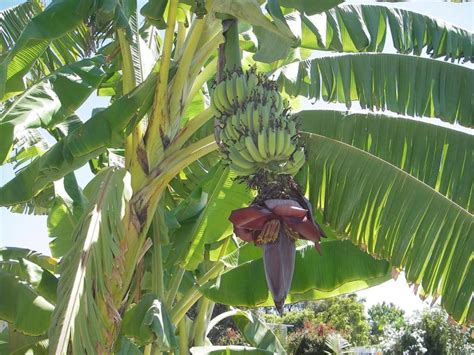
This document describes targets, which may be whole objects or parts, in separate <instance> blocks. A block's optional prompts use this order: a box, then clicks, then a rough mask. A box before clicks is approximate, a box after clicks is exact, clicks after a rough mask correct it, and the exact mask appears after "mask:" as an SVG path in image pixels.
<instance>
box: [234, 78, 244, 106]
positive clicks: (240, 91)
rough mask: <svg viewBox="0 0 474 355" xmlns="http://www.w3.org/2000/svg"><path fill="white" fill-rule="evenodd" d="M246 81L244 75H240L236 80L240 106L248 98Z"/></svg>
mask: <svg viewBox="0 0 474 355" xmlns="http://www.w3.org/2000/svg"><path fill="white" fill-rule="evenodd" d="M244 83H245V81H244V76H243V75H239V76H237V78H236V79H235V89H236V90H235V91H236V93H237V98H236V100H237V102H238V103H239V105H240V104H241V103H242V102H244V101H245V99H246V98H247V95H246V94H245V86H244V85H245V84H244Z"/></svg>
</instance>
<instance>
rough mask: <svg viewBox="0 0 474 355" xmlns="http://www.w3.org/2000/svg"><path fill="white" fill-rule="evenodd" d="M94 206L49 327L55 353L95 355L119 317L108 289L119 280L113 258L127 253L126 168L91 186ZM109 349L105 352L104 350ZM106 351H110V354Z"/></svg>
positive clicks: (69, 259)
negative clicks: (115, 317)
mask: <svg viewBox="0 0 474 355" xmlns="http://www.w3.org/2000/svg"><path fill="white" fill-rule="evenodd" d="M84 194H85V196H86V197H87V199H88V201H89V203H88V206H87V209H86V210H85V212H84V214H83V217H82V219H81V221H80V223H79V224H78V225H77V227H76V229H75V230H74V231H73V235H74V241H75V243H74V247H73V248H71V250H70V251H69V253H68V254H67V255H66V256H65V257H64V258H63V263H62V267H61V270H60V273H61V278H60V281H59V285H58V295H61V297H59V298H58V302H57V305H56V308H55V310H54V313H53V317H52V319H51V324H50V326H49V340H50V347H51V351H52V352H55V353H58V354H59V353H60V354H63V353H66V352H67V351H68V350H67V349H68V348H70V349H71V351H72V352H73V353H84V352H85V353H95V352H96V351H97V349H98V347H102V348H105V346H106V343H107V340H106V336H107V331H108V329H109V327H110V326H111V322H113V321H114V317H113V316H111V313H109V312H114V313H113V314H117V313H116V312H117V310H116V309H114V308H111V307H114V305H113V303H112V299H113V298H112V295H111V293H110V292H111V291H110V287H109V285H110V284H111V282H112V281H111V280H112V279H113V278H117V277H120V276H119V275H120V273H121V272H122V271H121V270H120V266H119V265H117V264H116V263H115V262H114V258H116V257H120V256H119V254H120V255H123V254H124V253H125V252H124V250H123V249H122V248H123V246H124V244H123V240H124V238H125V234H126V231H125V227H124V226H123V224H122V220H123V218H124V215H125V205H126V203H127V202H128V201H129V199H130V198H131V195H132V191H131V186H130V175H129V174H128V173H127V172H126V171H125V169H118V168H108V169H104V170H102V171H101V172H99V173H98V174H97V175H96V176H95V177H94V179H93V180H92V181H91V182H90V183H89V184H88V185H87V186H86V188H85V190H84ZM105 349H106V348H105ZM105 352H107V351H105Z"/></svg>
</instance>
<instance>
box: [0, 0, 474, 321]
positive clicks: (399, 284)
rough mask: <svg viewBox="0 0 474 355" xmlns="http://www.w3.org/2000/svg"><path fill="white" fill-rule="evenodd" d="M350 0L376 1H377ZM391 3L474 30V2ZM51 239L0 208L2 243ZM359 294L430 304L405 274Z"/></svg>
mask: <svg viewBox="0 0 474 355" xmlns="http://www.w3.org/2000/svg"><path fill="white" fill-rule="evenodd" d="M347 2H349V3H374V2H373V1H347ZM18 3H21V1H18V0H0V9H3V8H7V7H10V6H13V5H15V4H18ZM387 5H388V6H393V7H399V8H404V9H409V10H412V11H416V12H420V13H423V14H426V15H429V16H433V17H436V18H439V19H442V20H444V21H446V22H449V23H453V24H456V25H457V26H459V27H462V28H465V29H467V30H470V31H471V32H472V31H473V26H474V5H473V4H472V3H464V4H453V3H444V2H438V1H423V0H418V1H415V2H405V3H396V4H393V3H390V4H387ZM308 105H309V104H308V103H305V104H304V106H305V107H307V106H308ZM104 106H107V100H106V99H104V98H98V97H93V98H91V99H89V100H88V101H87V102H86V103H85V104H84V105H83V106H82V107H81V108H80V109H79V110H78V112H77V113H78V115H79V116H80V117H81V118H82V119H83V120H85V119H87V118H89V117H90V113H91V110H92V108H94V107H104ZM313 107H314V106H313ZM316 107H318V105H317V106H316ZM320 107H321V106H320ZM91 176H92V175H91V174H90V172H88V170H87V169H81V170H80V171H79V173H78V179H79V182H80V184H81V185H83V186H84V185H85V184H86V183H87V181H88V180H89V179H90V177H91ZM12 177H13V171H12V168H11V166H8V165H7V166H2V167H0V185H3V184H4V183H6V182H7V181H9V180H10V179H11V178H12ZM48 242H49V238H48V232H47V228H46V217H44V216H25V215H19V214H12V213H9V212H8V211H7V210H6V209H5V208H0V246H18V247H24V248H30V249H34V250H37V251H40V252H42V253H45V254H49V248H48ZM359 295H360V296H361V297H364V298H366V300H367V305H368V306H370V305H372V304H375V303H378V302H382V301H386V302H393V303H395V304H397V305H398V306H399V307H401V308H403V309H405V310H406V311H407V312H409V313H410V312H412V311H413V310H416V309H420V308H422V307H424V306H426V303H423V302H421V301H420V300H419V298H418V297H416V296H415V295H414V294H413V292H412V291H411V290H410V288H409V287H408V285H407V284H406V282H405V280H404V278H403V275H401V277H399V279H398V281H389V282H386V283H385V284H383V285H380V286H377V287H373V288H371V289H369V290H365V291H361V292H359Z"/></svg>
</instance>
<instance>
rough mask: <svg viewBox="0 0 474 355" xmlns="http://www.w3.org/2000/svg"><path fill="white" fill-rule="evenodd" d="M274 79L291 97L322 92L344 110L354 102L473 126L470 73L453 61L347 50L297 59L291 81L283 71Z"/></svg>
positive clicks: (315, 95) (472, 73) (473, 76)
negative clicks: (296, 69) (294, 76)
mask: <svg viewBox="0 0 474 355" xmlns="http://www.w3.org/2000/svg"><path fill="white" fill-rule="evenodd" d="M293 65H296V64H293ZM291 68H292V67H291V66H290V67H289V69H291ZM287 73H288V71H287ZM278 80H279V84H280V85H281V88H284V89H285V91H287V92H288V93H289V94H291V95H294V96H296V95H303V96H306V97H309V98H315V99H316V100H319V98H320V97H321V96H322V99H323V100H324V101H329V102H341V103H345V104H346V107H347V108H350V107H351V106H352V101H354V100H358V101H359V102H360V105H361V107H362V108H368V109H371V110H374V109H378V110H389V111H393V112H397V113H400V114H404V115H409V116H419V117H422V116H427V117H437V118H440V119H442V120H443V121H446V122H449V123H459V124H461V125H463V126H466V127H474V114H473V106H472V103H471V96H472V92H473V90H474V71H473V70H472V69H469V68H466V67H463V66H460V65H456V64H451V63H446V62H441V61H437V60H433V59H428V58H420V57H414V56H406V55H400V54H349V55H343V56H337V57H326V58H317V59H313V60H311V61H309V62H301V63H299V65H298V74H297V76H296V78H295V79H294V80H293V79H289V78H288V77H287V76H285V71H283V74H282V75H281V76H280V77H279V79H278Z"/></svg>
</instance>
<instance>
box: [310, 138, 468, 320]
mask: <svg viewBox="0 0 474 355" xmlns="http://www.w3.org/2000/svg"><path fill="white" fill-rule="evenodd" d="M303 135H304V136H305V140H306V151H307V154H308V155H310V156H312V157H313V159H311V160H309V161H308V165H309V169H308V181H307V182H306V185H307V186H308V187H309V191H308V194H309V200H310V202H311V203H312V204H313V207H314V209H315V210H316V211H318V212H319V213H320V214H321V215H322V220H323V222H324V223H327V224H329V225H330V226H331V227H332V229H333V230H334V231H335V232H336V234H337V235H339V236H341V237H349V238H350V239H351V240H352V241H353V242H354V243H356V244H357V245H359V246H361V247H362V248H364V249H366V250H367V251H368V252H369V253H370V254H371V255H373V256H374V257H376V258H383V259H386V260H390V262H391V264H392V265H393V266H396V267H399V268H404V269H405V272H406V277H407V280H408V281H410V282H414V283H417V284H421V286H422V288H423V290H422V292H423V293H424V294H432V295H442V296H443V297H442V300H441V303H442V305H443V307H445V308H446V309H447V310H448V312H449V313H450V314H451V315H452V316H453V317H454V318H455V319H457V320H459V321H461V322H464V321H465V320H466V319H468V318H471V317H472V315H469V313H468V312H472V311H470V310H469V309H470V308H469V307H470V305H469V304H470V299H471V290H472V282H471V280H470V276H468V275H470V273H471V271H470V270H471V263H470V261H469V259H470V257H471V251H472V250H473V248H474V238H471V237H470V236H471V235H472V234H473V231H474V218H473V216H472V214H470V213H469V212H468V211H467V210H465V209H463V208H461V207H460V206H459V205H456V204H454V203H453V202H452V201H451V200H449V199H447V198H446V197H444V196H443V195H441V194H439V193H437V192H436V191H435V190H434V189H432V188H430V187H429V186H428V185H426V184H424V183H422V182H421V181H419V180H417V179H416V178H414V177H413V176H411V175H409V174H407V173H405V172H404V171H402V170H400V169H398V168H396V167H395V166H393V165H392V164H389V163H388V162H386V161H383V160H382V159H380V158H378V157H375V156H373V155H371V154H369V153H367V152H364V151H362V150H360V149H358V148H356V147H354V146H351V145H348V144H345V143H343V142H341V141H338V140H334V139H331V138H328V137H323V136H320V135H317V134H307V133H305V132H304V133H303ZM349 182H351V183H349ZM342 186H343V188H342ZM445 236H449V237H445ZM323 250H324V249H323ZM323 255H324V254H323ZM452 255H456V258H455V259H451V258H452ZM451 260H452V262H453V264H451Z"/></svg>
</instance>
